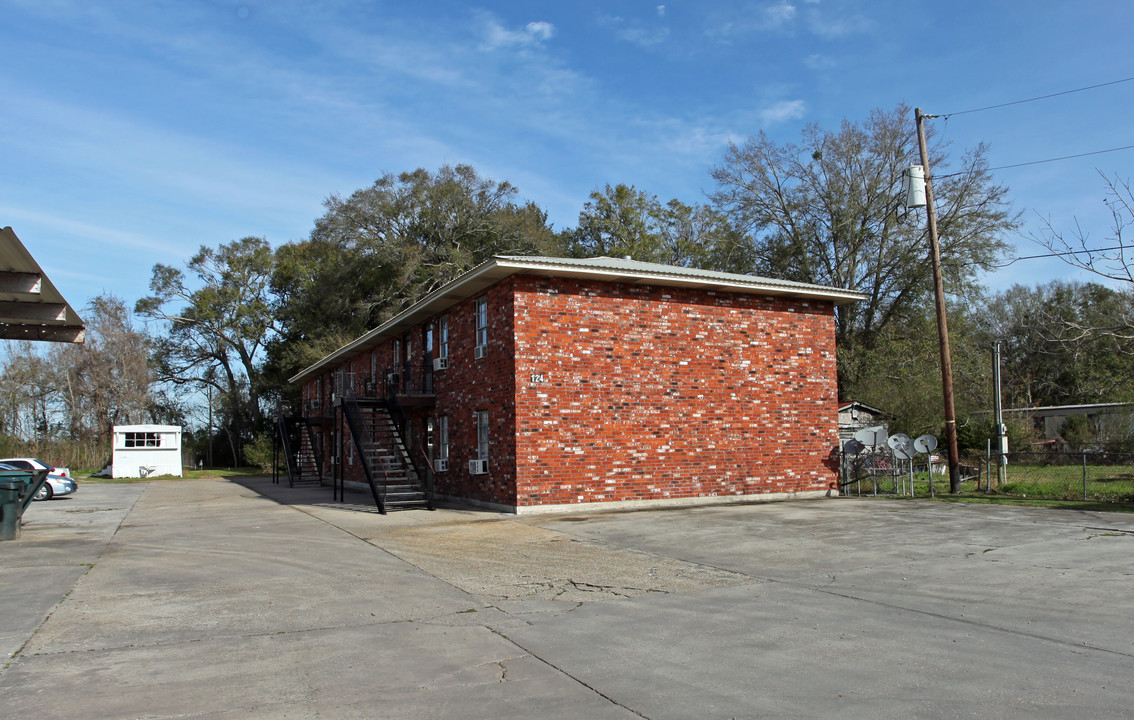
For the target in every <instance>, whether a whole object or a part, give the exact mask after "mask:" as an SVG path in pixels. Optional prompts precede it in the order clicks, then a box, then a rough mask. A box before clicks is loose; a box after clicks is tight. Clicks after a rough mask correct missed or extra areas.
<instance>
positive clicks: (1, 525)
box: [0, 478, 28, 540]
mask: <svg viewBox="0 0 1134 720" xmlns="http://www.w3.org/2000/svg"><path fill="white" fill-rule="evenodd" d="M27 485H28V484H27V482H26V481H24V480H9V479H7V478H5V479H3V480H0V540H15V539H16V536H17V535H19V534H20V516H21V515H23V503H22V502H21V500H22V496H23V493H24V492H25V491H26V490H27Z"/></svg>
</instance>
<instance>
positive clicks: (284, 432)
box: [272, 408, 295, 487]
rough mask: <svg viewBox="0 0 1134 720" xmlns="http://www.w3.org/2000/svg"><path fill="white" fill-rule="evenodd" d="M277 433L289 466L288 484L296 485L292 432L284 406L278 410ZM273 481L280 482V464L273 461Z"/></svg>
mask: <svg viewBox="0 0 1134 720" xmlns="http://www.w3.org/2000/svg"><path fill="white" fill-rule="evenodd" d="M276 434H277V435H278V436H279V444H280V449H281V452H282V453H283V456H284V465H285V466H286V467H287V484H288V485H289V486H292V487H294V485H295V478H294V474H293V473H294V468H293V467H292V466H293V464H294V462H295V461H294V458H293V457H292V454H291V437H290V436H291V433H290V432H289V430H288V426H287V418H286V417H284V414H283V408H279V409H277V411H276ZM272 482H279V466H278V465H277V464H276V463H275V462H273V463H272Z"/></svg>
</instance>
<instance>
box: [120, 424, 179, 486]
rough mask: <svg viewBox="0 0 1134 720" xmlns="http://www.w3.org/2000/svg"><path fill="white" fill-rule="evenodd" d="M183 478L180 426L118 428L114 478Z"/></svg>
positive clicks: (125, 426)
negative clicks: (157, 476)
mask: <svg viewBox="0 0 1134 720" xmlns="http://www.w3.org/2000/svg"><path fill="white" fill-rule="evenodd" d="M151 475H173V476H174V477H181V475H182V472H181V426H180V425H115V426H114V461H113V467H112V469H111V477H116V478H137V477H149V476H151Z"/></svg>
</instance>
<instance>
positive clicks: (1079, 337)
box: [981, 280, 1134, 407]
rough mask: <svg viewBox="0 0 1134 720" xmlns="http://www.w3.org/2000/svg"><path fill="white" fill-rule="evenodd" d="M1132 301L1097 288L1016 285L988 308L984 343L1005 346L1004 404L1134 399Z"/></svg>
mask: <svg viewBox="0 0 1134 720" xmlns="http://www.w3.org/2000/svg"><path fill="white" fill-rule="evenodd" d="M1132 315H1134V296H1132V295H1131V293H1130V292H1128V291H1123V290H1114V289H1111V288H1108V287H1105V286H1103V285H1098V284H1095V283H1073V282H1063V281H1058V280H1057V281H1053V282H1050V283H1047V284H1046V285H1041V286H1037V287H1035V288H1028V287H1024V286H1020V285H1017V286H1014V287H1012V288H1010V289H1009V290H1006V291H1005V292H1002V293H999V294H997V295H995V296H993V297H992V298H990V300H989V302H988V306H987V309H986V310H985V311H984V313H983V318H982V319H981V326H982V329H983V333H984V336H985V338H986V339H985V343H986V344H988V345H990V346H991V344H992V343H995V342H999V343H1000V346H1001V376H1002V384H1003V392H1004V402H1005V404H1006V405H1008V406H1015V407H1037V406H1042V405H1065V404H1076V403H1097V402H1120V401H1126V400H1130V399H1134V391H1132V390H1131V387H1132V386H1134V363H1132V362H1131V357H1132V356H1134V338H1132V337H1128V336H1127V335H1126V334H1125V333H1124V332H1123V331H1122V328H1124V327H1127V326H1128V323H1129V322H1130V318H1131V316H1132Z"/></svg>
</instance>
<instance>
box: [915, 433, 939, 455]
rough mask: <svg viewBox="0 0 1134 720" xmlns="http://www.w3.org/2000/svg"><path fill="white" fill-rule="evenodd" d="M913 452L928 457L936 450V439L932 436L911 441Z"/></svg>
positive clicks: (924, 436)
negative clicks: (915, 451)
mask: <svg viewBox="0 0 1134 720" xmlns="http://www.w3.org/2000/svg"><path fill="white" fill-rule="evenodd" d="M913 446H914V450H917V451H918V452H919V453H922V454H924V455H928V454H929V453H931V452H933V451H934V450H936V449H937V438H935V437H933V436H932V435H922V436H921V437H919V438H918V439H917V440H914V441H913Z"/></svg>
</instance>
